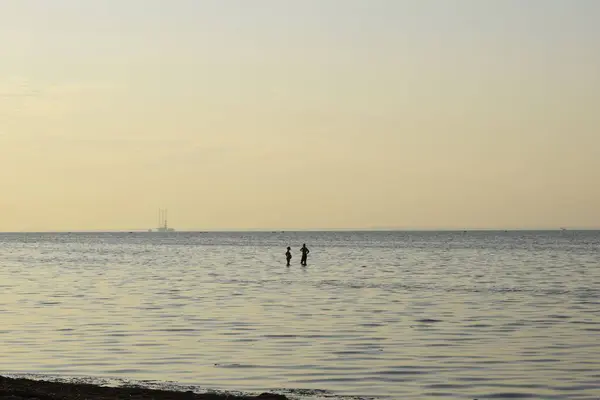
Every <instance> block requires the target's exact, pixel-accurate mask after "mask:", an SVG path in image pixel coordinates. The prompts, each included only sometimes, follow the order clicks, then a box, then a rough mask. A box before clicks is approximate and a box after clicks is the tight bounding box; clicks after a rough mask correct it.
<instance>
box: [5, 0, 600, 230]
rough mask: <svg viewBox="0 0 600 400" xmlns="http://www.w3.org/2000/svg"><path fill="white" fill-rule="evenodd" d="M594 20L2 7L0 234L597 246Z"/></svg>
mask: <svg viewBox="0 0 600 400" xmlns="http://www.w3.org/2000/svg"><path fill="white" fill-rule="evenodd" d="M599 21H600V1H596V0H490V1H482V0H419V1H417V0H360V1H359V0H318V1H317V0H295V1H292V0H289V1H286V0H253V1H249V0H170V1H167V0H102V1H82V0H19V1H1V2H0V49H1V53H0V174H1V175H0V176H1V177H2V180H1V181H2V182H3V188H2V193H1V195H0V210H2V218H1V219H0V231H46V230H85V229H135V228H153V227H155V225H156V214H157V209H158V208H168V209H169V215H170V224H171V225H172V226H173V227H175V228H176V229H178V230H187V229H191V230H194V229H199V230H211V229H310V228H314V229H319V228H422V229H436V228H445V229H467V228H501V229H504V228H558V227H561V226H565V227H587V228H592V227H600V23H599Z"/></svg>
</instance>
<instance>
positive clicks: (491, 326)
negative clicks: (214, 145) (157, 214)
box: [0, 230, 600, 400]
mask: <svg viewBox="0 0 600 400" xmlns="http://www.w3.org/2000/svg"><path fill="white" fill-rule="evenodd" d="M303 243H306V245H307V246H308V248H309V249H310V251H311V252H310V255H309V259H308V265H307V266H306V267H303V266H301V265H300V251H299V250H300V247H301V246H302V244H303ZM287 246H290V247H291V248H292V253H293V259H292V264H291V266H290V267H286V263H285V251H286V247H287ZM0 344H1V346H2V350H1V352H0V374H1V375H8V376H28V377H42V378H44V379H47V378H52V379H56V380H60V379H63V380H66V379H75V380H76V379H80V380H88V381H93V382H100V383H106V382H109V383H110V382H113V383H115V382H116V383H119V382H120V383H122V384H133V383H135V384H142V385H147V386H149V387H152V386H161V385H162V387H176V388H181V389H182V390H183V389H185V390H189V388H192V389H193V390H196V391H207V390H216V391H219V390H225V391H233V392H236V391H242V392H247V393H261V392H264V391H275V392H279V393H283V394H286V395H288V396H290V397H295V398H306V399H316V398H333V399H335V398H339V399H344V398H345V399H358V398H374V399H379V398H381V399H439V398H445V399H479V400H483V399H524V398H532V399H569V400H575V399H589V400H592V399H593V400H597V399H600V232H598V231H564V230H563V231H498V232H496V231H464V232H463V231H460V232H446V231H444V232H416V231H411V232H396V231H394V232H384V231H372V232H348V231H345V232H245V233H244V232H237V233H235V232H165V233H149V232H137V233H136V232H134V233H130V232H121V233H114V232H113V233H110V232H106V233H5V234H0ZM132 382H133V383H132Z"/></svg>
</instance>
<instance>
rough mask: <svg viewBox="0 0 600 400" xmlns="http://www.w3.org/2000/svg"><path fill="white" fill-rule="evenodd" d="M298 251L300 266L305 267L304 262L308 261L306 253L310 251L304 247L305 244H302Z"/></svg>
mask: <svg viewBox="0 0 600 400" xmlns="http://www.w3.org/2000/svg"><path fill="white" fill-rule="evenodd" d="M300 251H301V252H302V259H301V260H300V265H304V266H306V261H307V259H308V253H310V250H309V249H308V247H306V243H304V244H303V245H302V247H301V248H300Z"/></svg>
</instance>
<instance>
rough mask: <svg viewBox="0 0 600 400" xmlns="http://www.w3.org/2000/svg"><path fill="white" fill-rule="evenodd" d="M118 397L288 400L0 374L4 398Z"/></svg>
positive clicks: (0, 395)
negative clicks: (36, 378) (102, 384)
mask: <svg viewBox="0 0 600 400" xmlns="http://www.w3.org/2000/svg"><path fill="white" fill-rule="evenodd" d="M9 399H10V400H24V399H39V400H71V399H73V400H75V399H77V400H83V399H98V400H100V399H101V400H108V399H111V400H114V399H130V400H136V399H156V400H167V399H172V400H184V399H185V400H224V399H228V400H254V399H256V400H286V399H287V397H286V396H283V395H280V394H272V393H263V394H261V395H259V396H239V395H232V394H220V393H219V394H215V393H203V394H195V393H192V392H176V391H168V390H155V389H144V388H137V387H106V386H97V385H91V384H85V383H60V382H47V381H37V380H30V379H12V378H6V377H2V376H0V400H9Z"/></svg>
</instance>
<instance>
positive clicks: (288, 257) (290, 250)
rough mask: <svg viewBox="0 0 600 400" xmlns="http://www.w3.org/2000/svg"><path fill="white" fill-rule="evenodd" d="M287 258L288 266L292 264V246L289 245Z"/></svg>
mask: <svg viewBox="0 0 600 400" xmlns="http://www.w3.org/2000/svg"><path fill="white" fill-rule="evenodd" d="M285 259H286V260H287V266H288V267H289V266H290V261H291V260H292V248H291V247H288V248H287V251H286V252H285Z"/></svg>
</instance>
